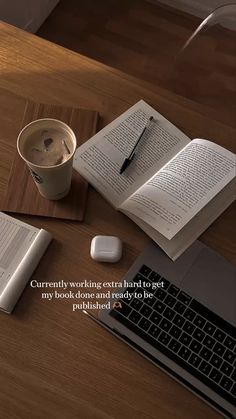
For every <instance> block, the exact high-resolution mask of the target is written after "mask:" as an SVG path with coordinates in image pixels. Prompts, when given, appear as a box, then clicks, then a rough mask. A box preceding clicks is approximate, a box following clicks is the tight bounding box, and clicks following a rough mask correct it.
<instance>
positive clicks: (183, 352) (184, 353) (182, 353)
mask: <svg viewBox="0 0 236 419" xmlns="http://www.w3.org/2000/svg"><path fill="white" fill-rule="evenodd" d="M178 355H179V356H181V358H183V359H185V361H187V359H188V358H189V357H190V355H191V351H190V350H189V349H188V348H186V347H185V346H182V347H181V349H180V350H179V352H178Z"/></svg>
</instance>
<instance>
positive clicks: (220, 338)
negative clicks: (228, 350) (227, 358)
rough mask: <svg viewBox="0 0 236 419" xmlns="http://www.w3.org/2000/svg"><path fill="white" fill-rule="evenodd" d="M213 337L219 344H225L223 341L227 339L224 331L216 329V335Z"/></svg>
mask: <svg viewBox="0 0 236 419" xmlns="http://www.w3.org/2000/svg"><path fill="white" fill-rule="evenodd" d="M213 337H214V338H215V339H216V340H218V341H219V342H223V340H224V339H225V337H226V334H225V333H224V332H222V330H220V329H216V331H215V333H214V335H213Z"/></svg>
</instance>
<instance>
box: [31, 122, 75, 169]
mask: <svg viewBox="0 0 236 419" xmlns="http://www.w3.org/2000/svg"><path fill="white" fill-rule="evenodd" d="M72 152H73V145H72V144H71V140H70V137H69V135H68V133H67V132H66V131H65V130H63V129H57V128H48V129H44V130H42V129H41V130H37V131H35V132H33V133H32V134H31V135H29V137H28V138H27V140H26V141H25V144H24V147H23V154H24V156H25V158H26V159H27V160H28V161H29V162H31V163H33V164H35V165H37V166H57V165H59V164H61V163H63V162H65V161H66V160H68V159H69V157H70V155H71V153H72Z"/></svg>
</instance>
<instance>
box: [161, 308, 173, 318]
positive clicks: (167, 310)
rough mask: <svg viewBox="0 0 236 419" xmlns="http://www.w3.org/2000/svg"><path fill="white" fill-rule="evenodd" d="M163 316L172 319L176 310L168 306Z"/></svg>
mask: <svg viewBox="0 0 236 419" xmlns="http://www.w3.org/2000/svg"><path fill="white" fill-rule="evenodd" d="M163 316H164V317H165V318H166V319H168V320H172V319H173V317H174V316H175V312H174V311H173V310H171V308H169V307H166V309H165V311H164V313H163Z"/></svg>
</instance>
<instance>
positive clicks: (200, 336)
mask: <svg viewBox="0 0 236 419" xmlns="http://www.w3.org/2000/svg"><path fill="white" fill-rule="evenodd" d="M205 336H206V335H205V333H204V332H203V331H202V330H200V329H198V327H197V328H196V330H194V332H193V337H194V338H195V339H197V340H198V341H199V342H201V341H202V340H203V339H204V337H205Z"/></svg>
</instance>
